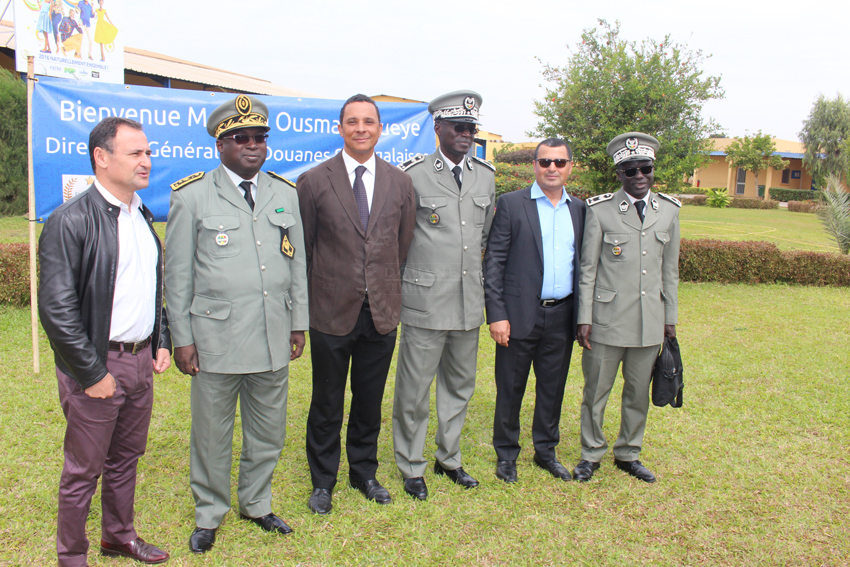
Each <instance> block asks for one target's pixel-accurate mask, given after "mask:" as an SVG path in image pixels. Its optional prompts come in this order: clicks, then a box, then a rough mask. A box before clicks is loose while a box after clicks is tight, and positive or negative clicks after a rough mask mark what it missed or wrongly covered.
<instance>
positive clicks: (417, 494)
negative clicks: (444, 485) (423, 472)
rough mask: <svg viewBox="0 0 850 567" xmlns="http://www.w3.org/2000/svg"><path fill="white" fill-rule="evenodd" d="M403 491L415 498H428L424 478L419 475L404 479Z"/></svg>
mask: <svg viewBox="0 0 850 567" xmlns="http://www.w3.org/2000/svg"><path fill="white" fill-rule="evenodd" d="M404 491H405V492H407V493H408V494H410V495H411V496H413V497H414V498H416V499H417V500H425V499H427V498H428V487H427V486H425V479H424V478H422V477H421V476H417V477H414V478H406V479H404Z"/></svg>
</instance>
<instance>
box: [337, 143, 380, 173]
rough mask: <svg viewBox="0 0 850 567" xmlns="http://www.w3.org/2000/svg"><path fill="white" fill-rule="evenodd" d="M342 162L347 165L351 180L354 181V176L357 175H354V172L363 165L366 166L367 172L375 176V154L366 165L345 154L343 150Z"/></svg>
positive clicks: (346, 168)
mask: <svg viewBox="0 0 850 567" xmlns="http://www.w3.org/2000/svg"><path fill="white" fill-rule="evenodd" d="M342 161H343V162H344V163H345V171H347V172H348V176H349V177H350V178H351V179H354V176H355V175H356V174H355V173H354V170H355V169H357V167H358V166H361V165H362V166H364V167H365V168H366V171H367V172H369V173H371V174H372V176H373V177H374V175H375V163H376V162H375V152H372V155H371V156H370V157H369V159H367V160H366V163H360V162H359V161H357V160H356V159H354V158H353V157H351V156H350V155H348V154H347V153H345V150H342Z"/></svg>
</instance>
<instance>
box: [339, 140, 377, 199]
mask: <svg viewBox="0 0 850 567" xmlns="http://www.w3.org/2000/svg"><path fill="white" fill-rule="evenodd" d="M342 161H343V162H345V171H347V172H348V180H349V181H350V182H351V186H352V187H354V180H355V179H356V178H357V173H356V172H355V171H354V170H355V169H357V167H358V166H360V165H362V166H364V167H365V168H366V171H364V172H363V176H362V177H361V179H362V180H363V187H365V188H366V204H367V205H368V206H369V212H370V213H371V212H372V194H373V193H374V192H375V163H376V162H375V153H374V152H372V156H371V157H370V158H369V159H368V160H367V161H366V163H360V162H359V161H357V160H356V159H354V158H353V157H351V156H350V155H348V154H347V153H345V150H342Z"/></svg>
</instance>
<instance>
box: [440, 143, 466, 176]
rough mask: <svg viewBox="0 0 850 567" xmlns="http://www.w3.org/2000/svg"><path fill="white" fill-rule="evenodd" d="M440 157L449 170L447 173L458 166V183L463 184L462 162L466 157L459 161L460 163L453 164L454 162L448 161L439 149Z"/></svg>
mask: <svg viewBox="0 0 850 567" xmlns="http://www.w3.org/2000/svg"><path fill="white" fill-rule="evenodd" d="M440 155H441V156H443V159H444V160H445V162H446V165H447V166H448V168H449V171H451V170H453V169H454V168H455V166H456V165H459V166H460V182H461V183H463V162H464V160H465V159H466V157H464V158H463V159H461V160H460V163H455V162H453V161H452V160H450V159H449V158H447V157H446V154H444V153H443V150H442V149H440Z"/></svg>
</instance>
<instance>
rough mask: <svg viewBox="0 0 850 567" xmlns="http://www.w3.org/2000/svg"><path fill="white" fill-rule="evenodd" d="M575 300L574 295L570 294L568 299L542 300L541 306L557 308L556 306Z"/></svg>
mask: <svg viewBox="0 0 850 567" xmlns="http://www.w3.org/2000/svg"><path fill="white" fill-rule="evenodd" d="M572 298H573V294H569V295H568V296H566V297H562V298H561V299H541V300H540V305H541V307H555V306H556V305H560V304H562V303H563V302H565V301H569V300H571V299H572Z"/></svg>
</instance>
